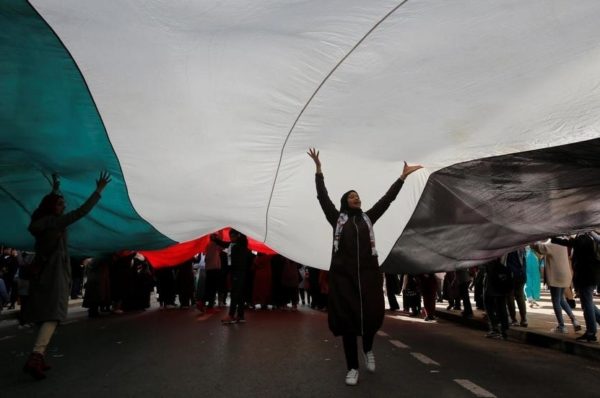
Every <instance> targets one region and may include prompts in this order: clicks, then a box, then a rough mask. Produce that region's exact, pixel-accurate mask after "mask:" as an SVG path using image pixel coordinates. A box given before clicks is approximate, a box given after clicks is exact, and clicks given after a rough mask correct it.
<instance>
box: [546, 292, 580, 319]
mask: <svg viewBox="0 0 600 398" xmlns="http://www.w3.org/2000/svg"><path fill="white" fill-rule="evenodd" d="M564 293H565V288H564V287H555V286H550V297H551V298H552V308H553V309H554V315H556V320H557V321H558V325H559V326H561V327H563V326H565V321H564V319H563V315H562V310H565V312H566V313H567V315H568V316H569V318H570V319H571V320H574V319H575V316H574V315H573V311H572V310H571V306H569V303H567V300H566V299H565V295H564Z"/></svg>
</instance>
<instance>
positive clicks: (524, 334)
mask: <svg viewBox="0 0 600 398" xmlns="http://www.w3.org/2000/svg"><path fill="white" fill-rule="evenodd" d="M435 315H436V316H437V317H438V318H440V319H445V320H447V321H451V322H454V323H459V324H461V325H464V326H467V327H469V328H471V329H479V330H488V325H487V322H486V321H485V320H484V319H482V318H464V317H463V316H461V315H458V314H455V313H452V312H450V311H443V310H442V311H440V310H439V309H438V310H437V311H436V314H435ZM508 338H509V340H516V341H520V342H522V343H525V344H530V345H534V346H537V347H543V348H549V349H552V350H556V351H562V352H564V353H566V354H571V355H577V356H581V357H585V358H588V359H592V360H596V361H600V345H598V344H594V343H578V342H575V341H570V340H565V339H560V338H558V337H555V336H551V335H547V334H543V333H539V332H536V331H534V330H531V329H527V328H522V327H518V328H510V329H508Z"/></svg>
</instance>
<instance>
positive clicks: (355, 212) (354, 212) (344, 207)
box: [340, 189, 363, 217]
mask: <svg viewBox="0 0 600 398" xmlns="http://www.w3.org/2000/svg"><path fill="white" fill-rule="evenodd" d="M352 192H354V193H357V192H356V191H355V190H354V189H351V190H349V191H348V192H346V193H345V194H343V195H342V199H340V213H346V214H348V217H352V216H359V215H361V214H362V212H363V211H362V210H361V209H351V208H350V207H348V196H350V194H351V193H352Z"/></svg>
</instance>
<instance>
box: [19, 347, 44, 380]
mask: <svg viewBox="0 0 600 398" xmlns="http://www.w3.org/2000/svg"><path fill="white" fill-rule="evenodd" d="M23 372H25V373H29V374H30V375H31V376H32V377H33V378H34V379H36V380H42V379H45V378H46V375H45V374H44V356H43V355H42V354H40V353H38V352H32V353H31V355H29V358H28V359H27V362H26V363H25V366H24V367H23Z"/></svg>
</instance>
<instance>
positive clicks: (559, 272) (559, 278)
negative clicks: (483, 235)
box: [531, 243, 573, 287]
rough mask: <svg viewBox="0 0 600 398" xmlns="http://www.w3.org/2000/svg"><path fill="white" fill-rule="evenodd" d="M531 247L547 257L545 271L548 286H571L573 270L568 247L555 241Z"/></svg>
mask: <svg viewBox="0 0 600 398" xmlns="http://www.w3.org/2000/svg"><path fill="white" fill-rule="evenodd" d="M531 248H532V249H533V250H534V251H535V252H537V253H538V254H540V255H543V256H544V257H545V258H546V261H545V266H544V273H545V275H546V283H547V284H548V286H552V287H569V286H571V282H572V280H573V271H572V270H571V262H570V261H569V253H568V252H567V248H566V247H564V246H560V245H556V244H554V243H536V244H533V245H531Z"/></svg>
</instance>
